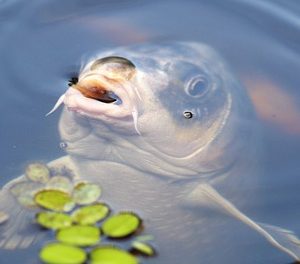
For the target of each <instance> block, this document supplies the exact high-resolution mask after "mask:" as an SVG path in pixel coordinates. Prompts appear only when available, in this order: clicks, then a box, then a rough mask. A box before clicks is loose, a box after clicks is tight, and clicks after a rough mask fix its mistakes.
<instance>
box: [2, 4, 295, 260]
mask: <svg viewBox="0 0 300 264" xmlns="http://www.w3.org/2000/svg"><path fill="white" fill-rule="evenodd" d="M299 28H300V3H299V2H298V1H296V0H294V1H293V0H289V1H284V0H282V1H267V0H266V1H233V0H232V1H223V0H220V1H217V0H216V1H196V0H195V1H192V0H190V1H175V0H174V1H138V0H132V1H129V0H126V1H117V0H112V1H108V0H103V1H95V0H88V1H80V0H75V1H74V0H73V1H70V0H66V1H63V2H62V1H30V2H29V1H17V0H14V1H8V0H7V1H6V0H2V1H0V85H1V86H0V87H1V88H0V89H1V92H2V96H1V97H0V115H1V118H0V122H1V123H0V168H1V170H0V175H1V178H0V183H1V184H4V183H6V182H8V181H9V180H10V179H13V178H14V177H16V176H18V175H19V174H20V173H21V172H22V171H23V169H24V166H25V165H26V164H27V163H28V162H30V161H32V160H42V161H49V160H52V159H54V158H57V157H59V156H61V155H63V151H62V150H60V148H59V135H58V132H57V121H58V117H59V111H57V112H56V113H54V114H53V115H52V116H50V117H47V118H45V113H47V112H48V111H49V110H50V108H51V107H52V106H53V104H54V103H55V101H56V99H57V98H58V96H59V95H60V94H62V93H63V92H64V91H65V89H66V86H67V80H68V79H69V78H70V77H72V76H74V75H76V73H78V71H79V67H80V63H81V60H82V59H83V58H86V57H89V55H92V54H94V53H96V52H97V51H99V50H101V49H104V48H111V47H115V46H120V45H127V44H132V43H141V42H147V41H161V40H191V41H199V42H204V43H207V44H209V45H210V46H212V47H214V48H215V49H216V50H218V52H219V53H220V54H222V56H223V57H225V59H226V60H227V61H228V63H229V64H230V65H231V67H232V68H233V70H234V72H235V73H236V74H237V76H238V77H239V78H240V79H241V81H242V83H244V85H245V86H246V87H247V89H248V92H249V94H250V96H251V98H252V99H253V103H254V105H255V106H256V109H257V114H258V116H259V118H260V119H261V121H262V128H263V131H262V133H263V143H262V144H263V148H264V150H265V153H264V155H263V156H262V157H261V159H262V161H263V162H262V164H263V171H264V178H263V179H262V185H261V187H260V189H259V190H257V191H258V192H260V193H262V194H263V196H265V201H264V205H263V206H261V207H257V208H252V210H253V211H255V214H256V216H258V217H259V218H260V219H264V222H267V223H272V224H274V225H278V226H281V227H284V228H288V229H291V230H293V231H295V232H296V233H297V234H298V235H299V234H300V224H299V219H300V195H299V191H298V190H299V187H300V166H299V163H300V155H299V153H300V140H299V137H300V90H299V71H300V60H299V51H300V44H299ZM238 230H239V229H238ZM245 234H246V235H247V234H248V233H244V237H242V239H241V240H240V243H239V245H240V248H239V249H237V250H235V249H234V248H233V249H232V248H231V249H228V252H230V253H228V254H233V253H232V252H234V254H237V255H239V254H240V256H241V258H246V259H247V257H249V259H251V260H252V261H254V262H255V263H289V262H291V259H290V258H289V257H288V256H286V255H285V254H283V253H281V252H279V251H277V250H275V249H274V248H272V247H271V246H269V244H268V243H266V242H265V241H264V240H263V239H261V238H260V237H259V236H255V235H250V234H251V232H249V237H248V236H246V235H245ZM236 239H237V240H238V239H240V237H239V234H238V233H237V234H236ZM195 250H197V249H195ZM37 251H38V248H37V247H35V248H32V249H29V250H22V251H21V250H20V251H16V252H6V251H1V252H0V254H1V255H0V263H1V264H2V263H3V264H5V263H17V261H18V262H21V263H38V261H37V260H35V259H36V258H35V256H36V255H37ZM215 254H218V252H215ZM224 259H226V256H225V257H224ZM200 262H201V261H200V260H199V263H200ZM149 263H159V258H157V259H154V260H153V261H151V260H149ZM187 263H188V261H187ZM247 263H248V262H247Z"/></svg>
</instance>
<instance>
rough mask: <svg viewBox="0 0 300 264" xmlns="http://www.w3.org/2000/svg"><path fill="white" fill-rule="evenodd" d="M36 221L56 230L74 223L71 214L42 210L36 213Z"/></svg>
mask: <svg viewBox="0 0 300 264" xmlns="http://www.w3.org/2000/svg"><path fill="white" fill-rule="evenodd" d="M36 221H37V223H39V224H40V225H41V226H42V227H45V228H49V229H54V230H56V229H60V228H65V227H68V226H71V225H72V219H71V217H70V216H69V215H67V214H63V213H57V212H40V213H38V214H37V215H36Z"/></svg>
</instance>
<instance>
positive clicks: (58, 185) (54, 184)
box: [46, 176, 73, 193]
mask: <svg viewBox="0 0 300 264" xmlns="http://www.w3.org/2000/svg"><path fill="white" fill-rule="evenodd" d="M46 187H47V188H48V189H53V190H60V191H63V192H67V193H70V192H72V189H73V184H72V183H71V181H70V180H69V178H67V177H64V176H54V177H52V178H51V179H50V180H49V181H48V183H47V185H46Z"/></svg>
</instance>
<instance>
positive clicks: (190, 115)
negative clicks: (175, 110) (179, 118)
mask: <svg viewBox="0 0 300 264" xmlns="http://www.w3.org/2000/svg"><path fill="white" fill-rule="evenodd" d="M183 116H184V117H185V118H186V119H191V118H192V117H193V113H192V112H190V111H185V112H183Z"/></svg>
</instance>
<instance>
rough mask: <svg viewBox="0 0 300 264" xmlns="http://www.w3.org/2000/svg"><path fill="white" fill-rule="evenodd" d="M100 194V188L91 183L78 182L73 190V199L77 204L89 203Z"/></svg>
mask: <svg viewBox="0 0 300 264" xmlns="http://www.w3.org/2000/svg"><path fill="white" fill-rule="evenodd" d="M100 195H101V188H100V186H99V185H97V184H93V183H84V182H83V183H79V184H78V185H76V186H75V188H74V190H73V200H74V202H76V203H77V204H81V205H84V204H91V203H93V202H95V201H97V200H98V198H99V197H100Z"/></svg>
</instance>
